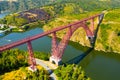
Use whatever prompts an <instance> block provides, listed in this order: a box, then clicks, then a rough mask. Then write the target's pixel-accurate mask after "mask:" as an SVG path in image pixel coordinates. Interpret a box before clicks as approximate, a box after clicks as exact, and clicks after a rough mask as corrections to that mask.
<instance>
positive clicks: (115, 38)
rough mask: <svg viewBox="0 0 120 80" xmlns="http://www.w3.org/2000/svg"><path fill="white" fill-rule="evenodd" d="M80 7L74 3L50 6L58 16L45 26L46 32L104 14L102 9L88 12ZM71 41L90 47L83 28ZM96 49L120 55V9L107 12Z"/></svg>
mask: <svg viewBox="0 0 120 80" xmlns="http://www.w3.org/2000/svg"><path fill="white" fill-rule="evenodd" d="M59 6H62V7H60V8H57V10H56V9H55V8H56V7H59ZM78 6H79V5H75V4H73V3H66V4H65V5H64V4H61V5H59V4H58V5H55V6H49V8H50V9H49V10H51V11H55V12H52V13H57V14H58V15H57V17H56V18H55V19H54V20H51V21H50V22H48V24H46V25H44V27H43V28H44V30H45V31H47V30H50V29H52V28H55V27H59V26H61V25H66V24H68V23H72V22H75V21H78V20H81V19H84V18H86V17H89V16H91V15H95V14H99V13H101V12H102V10H101V9H100V10H94V11H89V12H88V11H85V10H84V9H83V8H81V7H78ZM61 8H62V9H61ZM60 9H61V10H60ZM64 34H65V31H60V32H59V33H58V34H57V35H58V37H59V38H61V37H62V36H63V35H64ZM71 40H72V41H75V42H78V43H80V44H82V45H84V46H89V41H88V40H86V35H85V32H84V30H83V29H82V28H80V29H78V30H77V31H76V32H75V33H74V34H73V36H72V38H71ZM95 49H97V50H103V51H112V52H117V53H120V9H109V10H105V17H104V20H103V22H102V24H101V25H100V29H99V32H98V38H97V41H96V44H95Z"/></svg>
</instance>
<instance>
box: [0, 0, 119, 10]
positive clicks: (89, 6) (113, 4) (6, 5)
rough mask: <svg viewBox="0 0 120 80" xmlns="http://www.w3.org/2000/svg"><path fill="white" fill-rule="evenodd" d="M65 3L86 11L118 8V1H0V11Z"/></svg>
mask: <svg viewBox="0 0 120 80" xmlns="http://www.w3.org/2000/svg"><path fill="white" fill-rule="evenodd" d="M11 1H12V0H11ZM65 3H75V4H77V5H79V7H81V8H82V9H84V10H86V11H93V10H100V9H101V10H103V9H111V8H119V7H120V0H17V1H12V2H9V1H0V11H4V10H9V11H10V12H16V11H24V10H29V9H32V8H36V7H40V6H45V5H54V4H59V5H60V4H65Z"/></svg>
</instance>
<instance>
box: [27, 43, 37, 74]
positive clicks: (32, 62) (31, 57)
mask: <svg viewBox="0 0 120 80" xmlns="http://www.w3.org/2000/svg"><path fill="white" fill-rule="evenodd" d="M27 48H28V54H29V60H28V62H29V65H30V66H29V68H28V69H29V70H31V71H33V72H34V71H36V70H37V68H36V61H35V58H34V55H33V49H32V45H31V42H30V41H28V42H27Z"/></svg>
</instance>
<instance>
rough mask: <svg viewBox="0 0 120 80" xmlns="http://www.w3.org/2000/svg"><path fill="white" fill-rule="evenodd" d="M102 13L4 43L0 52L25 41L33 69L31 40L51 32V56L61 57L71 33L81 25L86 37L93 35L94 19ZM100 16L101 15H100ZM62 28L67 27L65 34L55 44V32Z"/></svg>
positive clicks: (34, 63)
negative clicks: (88, 23)
mask: <svg viewBox="0 0 120 80" xmlns="http://www.w3.org/2000/svg"><path fill="white" fill-rule="evenodd" d="M103 15H104V14H98V15H95V16H92V17H89V18H85V19H83V20H80V21H78V22H74V23H72V24H68V25H66V26H60V27H58V28H55V29H52V30H49V31H46V32H43V33H40V34H37V35H35V36H32V37H27V38H25V39H22V40H19V41H16V42H13V43H10V44H7V45H4V46H1V47H0V52H2V51H5V50H8V49H11V48H13V47H16V46H19V45H22V44H25V43H27V44H28V45H27V46H28V51H29V55H30V58H29V59H30V65H31V67H32V69H35V65H36V62H35V59H34V56H33V51H32V45H31V41H33V40H35V39H38V38H41V37H43V36H47V35H49V34H52V56H53V57H54V58H56V59H61V58H62V55H63V52H64V49H65V48H66V46H67V44H68V41H69V39H70V37H71V36H72V34H73V33H74V32H75V31H76V30H77V29H78V28H79V27H83V28H84V29H85V31H86V34H87V36H88V37H94V19H95V18H97V17H99V21H100V20H101V19H102V18H103ZM101 16H102V17H101ZM89 20H91V27H90V29H89V27H88V26H87V24H86V22H87V21H89ZM63 29H68V31H67V32H66V34H65V36H64V37H63V38H62V40H61V42H60V43H59V44H57V39H56V32H57V31H60V30H63Z"/></svg>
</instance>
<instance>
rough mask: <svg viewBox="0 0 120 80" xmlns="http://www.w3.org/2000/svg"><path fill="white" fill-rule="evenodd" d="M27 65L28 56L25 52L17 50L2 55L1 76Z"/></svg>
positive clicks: (0, 58) (0, 59) (0, 62)
mask: <svg viewBox="0 0 120 80" xmlns="http://www.w3.org/2000/svg"><path fill="white" fill-rule="evenodd" d="M27 65H28V64H27V54H26V53H25V52H24V51H20V50H18V49H15V50H9V51H5V52H2V53H1V54H0V74H1V73H4V72H6V71H11V70H14V69H17V68H18V67H21V66H27Z"/></svg>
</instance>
